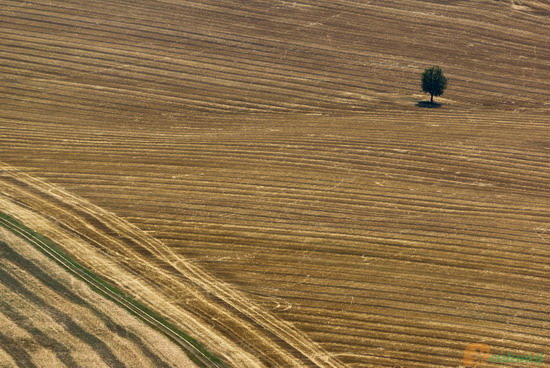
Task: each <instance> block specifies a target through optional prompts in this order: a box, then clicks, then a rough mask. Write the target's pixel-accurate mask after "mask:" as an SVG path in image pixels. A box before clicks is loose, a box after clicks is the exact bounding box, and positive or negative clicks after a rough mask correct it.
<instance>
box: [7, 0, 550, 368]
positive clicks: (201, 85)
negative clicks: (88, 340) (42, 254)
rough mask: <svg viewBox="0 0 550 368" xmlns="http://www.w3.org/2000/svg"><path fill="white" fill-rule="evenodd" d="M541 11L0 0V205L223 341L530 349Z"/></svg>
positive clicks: (511, 4)
mask: <svg viewBox="0 0 550 368" xmlns="http://www.w3.org/2000/svg"><path fill="white" fill-rule="evenodd" d="M549 15H550V4H549V3H548V1H543V0H541V1H536V0H531V1H527V0H526V1H493V0H483V1H482V0H476V1H473V0H472V1H451V0H449V1H444V0H432V1H414V0H413V1H405V0H388V1H385V2H379V1H348V0H336V1H330V2H329V1H324V0H320V1H316V2H307V1H227V0H218V1H213V0H212V1H209V0H204V1H196V2H193V1H183V0H182V1H178V0H170V1H152V0H135V1H123V0H115V1H84V0H68V1H55V0H43V1H41V0H38V1H8V0H0V29H1V33H0V102H1V103H2V105H1V107H2V109H1V110H0V142H1V144H0V162H2V164H1V166H0V211H2V212H5V213H8V214H10V215H13V216H14V217H16V218H18V219H19V220H20V221H22V222H23V223H24V224H25V225H27V226H29V227H31V228H33V229H34V230H36V231H38V232H40V233H42V234H44V235H46V236H48V237H50V238H51V239H52V240H54V241H56V242H57V243H58V244H59V245H60V246H62V247H63V248H64V249H65V250H66V251H67V252H68V253H69V254H71V255H72V256H73V257H74V258H75V259H77V260H78V261H79V262H81V263H83V264H85V265H86V266H87V267H89V268H90V269H92V270H93V271H94V272H96V273H97V274H99V275H101V276H102V277H104V278H105V279H106V280H108V281H109V282H111V283H113V284H114V285H116V286H117V287H119V288H120V289H123V290H125V291H127V292H128V293H130V294H131V295H133V296H134V297H135V298H136V299H139V300H140V301H141V302H143V303H144V304H147V305H148V306H150V307H151V308H153V309H155V310H156V311H158V312H160V313H161V314H162V315H164V316H166V318H167V319H168V320H170V321H171V322H172V323H174V324H175V325H177V326H178V327H180V328H181V329H182V330H184V331H186V332H187V333H189V334H190V335H192V336H193V337H196V338H197V339H198V340H199V341H200V342H201V343H203V344H204V345H205V346H206V347H207V348H208V349H209V350H210V351H212V352H213V353H214V354H216V355H217V356H219V357H220V358H221V359H222V360H224V362H225V363H227V365H228V366H234V367H239V368H241V367H247V368H248V367H282V368H286V367H393V368H397V367H403V368H405V367H406V368H409V367H413V368H414V367H428V368H429V367H432V368H435V367H460V366H461V365H462V364H463V357H464V349H465V347H466V346H467V345H468V344H470V343H476V342H480V343H485V344H488V345H490V346H491V352H492V353H494V354H506V352H511V353H517V354H540V353H543V354H546V355H548V354H550V349H549V347H550V340H549V339H548V331H549V329H550V317H549V315H550V313H549V312H550V302H549V300H550V299H549V296H550V287H549V284H548V280H549V278H550V266H549V257H550V249H549V239H550V235H549V234H550V223H549V221H548V220H549V204H550V201H549V196H550V191H549V179H550V170H549V165H548V164H549V159H550V157H549V148H550V140H549V124H550V121H549V120H550V119H549V118H548V116H549V114H550V109H549V103H550V102H549V95H550V45H549V40H550V37H549V36H550V26H549V23H548V19H549ZM432 64H438V65H441V66H442V68H443V70H444V72H445V74H446V75H447V76H448V77H449V79H450V81H449V88H448V91H446V93H445V95H444V96H442V97H440V98H436V100H437V101H439V102H442V103H443V104H442V106H441V107H440V108H438V109H426V108H421V107H417V106H416V104H417V102H418V101H420V100H423V99H425V98H426V96H424V95H422V94H420V93H419V91H418V90H419V73H420V72H421V70H422V69H423V68H425V67H427V66H430V65H432ZM4 244H7V245H12V242H10V241H5V243H4ZM7 245H4V247H7ZM21 247H22V246H21ZM2 249H4V248H2ZM5 249H8V248H5ZM9 249H12V248H9ZM10 262H11V263H12V262H13V261H12V260H11V258H9V257H6V259H2V263H1V265H2V266H1V269H0V271H2V272H8V274H9V275H11V277H21V278H23V277H30V276H25V274H24V273H25V272H27V273H28V272H29V270H24V269H21V271H18V272H20V274H21V275H19V274H14V273H12V272H11V271H10V270H11V269H12V268H10V267H11V266H10V265H11V263H10ZM8 266H9V267H8ZM60 282H61V281H60ZM32 290H34V292H35V293H36V297H37V298H42V299H41V300H47V298H48V297H51V295H50V294H47V293H49V291H47V290H44V291H43V292H42V290H38V289H32ZM13 292H14V291H8V290H7V289H6V288H4V289H2V297H3V296H4V295H8V294H4V293H12V294H13ZM12 294H9V295H12ZM88 303H89V305H90V306H93V307H94V308H100V307H101V302H100V300H99V299H98V300H97V305H96V304H94V303H93V302H92V301H91V300H90V301H89V302H88ZM67 308H70V307H69V305H67ZM0 310H1V311H2V312H3V313H4V314H5V312H4V310H5V309H0ZM68 310H69V309H68ZM117 318H122V317H120V316H119V317H117ZM2 321H4V322H5V319H4V320H2ZM39 322H40V321H37V322H36V323H39ZM6 323H7V322H6ZM13 328H14V329H17V328H19V329H20V328H21V327H20V326H19V327H18V326H14V327H13ZM136 328H137V327H136ZM140 328H145V327H143V326H142V327H140ZM140 331H143V333H142V334H138V335H139V337H140V338H142V339H148V338H152V337H151V336H153V335H151V336H149V335H148V334H149V332H145V330H140ZM98 333H100V332H99V331H98ZM136 334H137V333H136ZM151 334H153V332H151ZM11 338H12V339H14V342H13V344H12V345H17V343H18V342H19V347H20V349H21V347H24V346H25V345H24V344H25V341H26V340H25V337H23V335H14V336H12V337H11ZM65 338H67V339H68V337H67V336H66V335H65V334H63V333H61V332H60V334H59V339H60V340H61V339H65ZM121 343H122V342H121ZM1 347H2V348H3V349H1V350H0V354H3V355H0V359H2V356H4V357H5V356H6V351H7V350H6V349H5V347H4V346H1ZM110 349H111V350H113V351H114V352H115V353H120V352H118V349H120V348H119V345H116V344H115V343H114V342H113V345H112V347H110ZM2 351H3V352H2ZM173 353H174V354H181V351H177V352H176V351H174V352H173ZM44 354H46V353H44ZM49 354H51V352H49ZM5 359H8V358H5ZM545 359H550V357H547V358H545ZM545 362H546V364H547V360H546V361H545ZM179 364H180V365H179V366H182V364H184V363H183V361H182V363H179ZM69 366H70V365H69ZM130 366H131V365H130ZM176 366H178V365H177V364H176ZM487 366H489V367H490V366H491V364H487ZM493 366H495V367H496V366H502V364H500V365H496V364H495V365H493Z"/></svg>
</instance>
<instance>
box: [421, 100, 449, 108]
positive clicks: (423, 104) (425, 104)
mask: <svg viewBox="0 0 550 368" xmlns="http://www.w3.org/2000/svg"><path fill="white" fill-rule="evenodd" d="M416 106H418V107H424V108H428V109H435V108H438V107H441V106H443V104H442V103H439V102H430V101H418V102H417V103H416Z"/></svg>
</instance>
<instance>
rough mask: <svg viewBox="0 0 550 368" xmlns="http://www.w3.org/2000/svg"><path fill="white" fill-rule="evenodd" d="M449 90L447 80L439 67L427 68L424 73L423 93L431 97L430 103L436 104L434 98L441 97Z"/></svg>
mask: <svg viewBox="0 0 550 368" xmlns="http://www.w3.org/2000/svg"><path fill="white" fill-rule="evenodd" d="M445 88H447V78H445V76H444V75H443V71H442V70H441V68H440V67H438V66H432V67H431V68H427V69H426V70H424V72H423V73H422V91H424V92H427V93H429V94H430V95H431V98H430V103H432V104H433V103H434V96H441V95H442V94H443V91H444V90H445Z"/></svg>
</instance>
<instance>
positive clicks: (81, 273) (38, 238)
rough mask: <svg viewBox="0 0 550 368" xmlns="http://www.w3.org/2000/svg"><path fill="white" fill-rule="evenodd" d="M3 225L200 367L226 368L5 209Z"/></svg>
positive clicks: (194, 342) (217, 359) (197, 344)
mask: <svg viewBox="0 0 550 368" xmlns="http://www.w3.org/2000/svg"><path fill="white" fill-rule="evenodd" d="M0 225H1V226H3V227H5V228H6V229H8V230H9V231H11V232H12V233H14V234H16V235H17V236H19V237H21V238H22V239H24V240H25V241H27V242H29V243H30V244H32V245H33V246H34V247H35V248H36V249H38V250H39V251H41V252H42V253H43V254H45V255H46V256H47V257H49V258H50V259H52V260H53V261H55V262H56V263H57V264H59V265H60V266H62V267H63V268H65V269H66V270H67V271H69V272H70V273H71V274H73V275H75V276H76V277H77V278H79V279H80V280H82V281H84V282H86V283H87V284H88V285H90V287H91V288H92V289H93V290H95V291H96V292H98V293H100V294H101V295H103V296H105V297H107V298H108V299H110V300H112V301H113V302H115V303H117V304H118V305H120V306H122V307H124V308H125V309H126V310H128V311H129V312H130V313H132V314H133V315H135V316H136V317H138V318H140V319H141V320H142V321H144V322H145V323H147V324H149V325H150V326H152V327H154V328H156V329H158V330H159V331H161V332H163V333H164V334H165V335H166V336H167V337H169V338H170V339H171V340H172V341H174V342H176V343H177V344H178V345H179V346H181V347H182V348H183V349H184V350H185V352H186V353H187V354H188V355H189V357H190V358H191V360H193V362H194V363H196V364H197V365H198V366H200V367H219V368H223V367H226V365H225V364H224V363H223V362H222V361H221V360H220V359H219V358H217V357H216V356H214V355H213V354H212V353H210V352H209V351H207V350H206V349H205V348H204V347H203V346H202V345H201V344H200V343H199V342H198V341H197V340H195V339H194V338H192V337H191V336H189V335H187V334H186V333H184V332H183V331H181V330H179V329H178V328H177V327H175V326H173V325H172V324H170V323H169V322H167V321H166V320H164V319H163V318H162V317H161V316H160V315H158V314H157V313H155V312H153V311H152V310H150V309H149V308H147V307H145V306H143V305H141V304H140V303H139V302H137V301H136V300H134V299H132V298H131V297H129V296H127V295H125V294H124V293H122V292H121V291H120V290H118V289H117V288H115V287H114V286H112V285H110V284H109V283H107V282H105V281H104V280H102V279H101V278H100V277H99V276H97V275H96V274H94V273H93V272H91V271H90V270H88V269H86V268H85V267H83V266H82V265H81V264H79V263H78V262H77V261H75V260H74V259H72V258H71V257H69V256H68V255H67V254H66V253H65V252H63V251H62V250H61V249H60V248H59V247H58V246H57V245H56V244H54V243H53V242H52V241H51V240H50V239H48V238H46V237H45V236H43V235H41V234H38V233H36V232H35V231H33V230H32V229H30V228H28V227H27V226H25V225H23V224H21V223H20V222H19V221H17V220H16V219H14V218H13V217H11V216H9V215H7V214H5V213H2V212H0Z"/></svg>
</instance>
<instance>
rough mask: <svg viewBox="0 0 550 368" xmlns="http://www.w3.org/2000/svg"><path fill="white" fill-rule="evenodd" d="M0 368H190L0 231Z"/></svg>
mask: <svg viewBox="0 0 550 368" xmlns="http://www.w3.org/2000/svg"><path fill="white" fill-rule="evenodd" d="M0 246H1V248H0V251H1V254H2V258H1V263H0V276H1V277H0V280H1V284H0V289H1V292H2V299H1V300H0V311H1V313H0V327H1V332H0V342H1V348H2V355H3V358H2V367H22V366H23V367H29V368H31V367H41V366H48V367H77V366H79V367H125V366H140V367H155V368H157V367H174V366H181V367H195V364H193V363H192V362H191V361H190V360H189V359H188V358H187V356H186V355H185V354H184V353H183V351H182V350H181V348H179V347H178V346H177V345H175V344H174V343H173V342H171V341H170V340H169V339H167V338H166V337H164V336H163V335H162V334H160V333H159V332H157V331H156V330H154V329H152V328H150V327H147V326H146V325H144V324H143V323H141V322H140V321H138V320H137V319H136V318H135V317H134V316H132V315H131V314H129V313H128V312H127V311H126V310H124V309H123V308H121V307H119V306H118V305H117V304H115V303H113V302H112V301H111V300H108V299H107V298H105V297H102V296H99V294H97V293H96V292H95V291H93V289H91V288H90V286H89V285H88V284H86V283H85V282H84V281H82V280H80V279H78V278H76V277H75V276H74V275H72V274H71V273H69V272H68V271H67V270H65V269H64V268H62V267H61V266H60V265H58V264H57V263H55V262H54V261H52V260H51V259H50V258H48V257H46V256H45V255H44V254H42V253H40V252H39V251H37V249H36V248H35V247H33V246H32V245H31V244H30V243H28V242H25V241H23V240H22V239H21V238H19V237H18V236H16V235H14V234H13V233H11V232H9V231H8V230H6V229H5V228H0Z"/></svg>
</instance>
